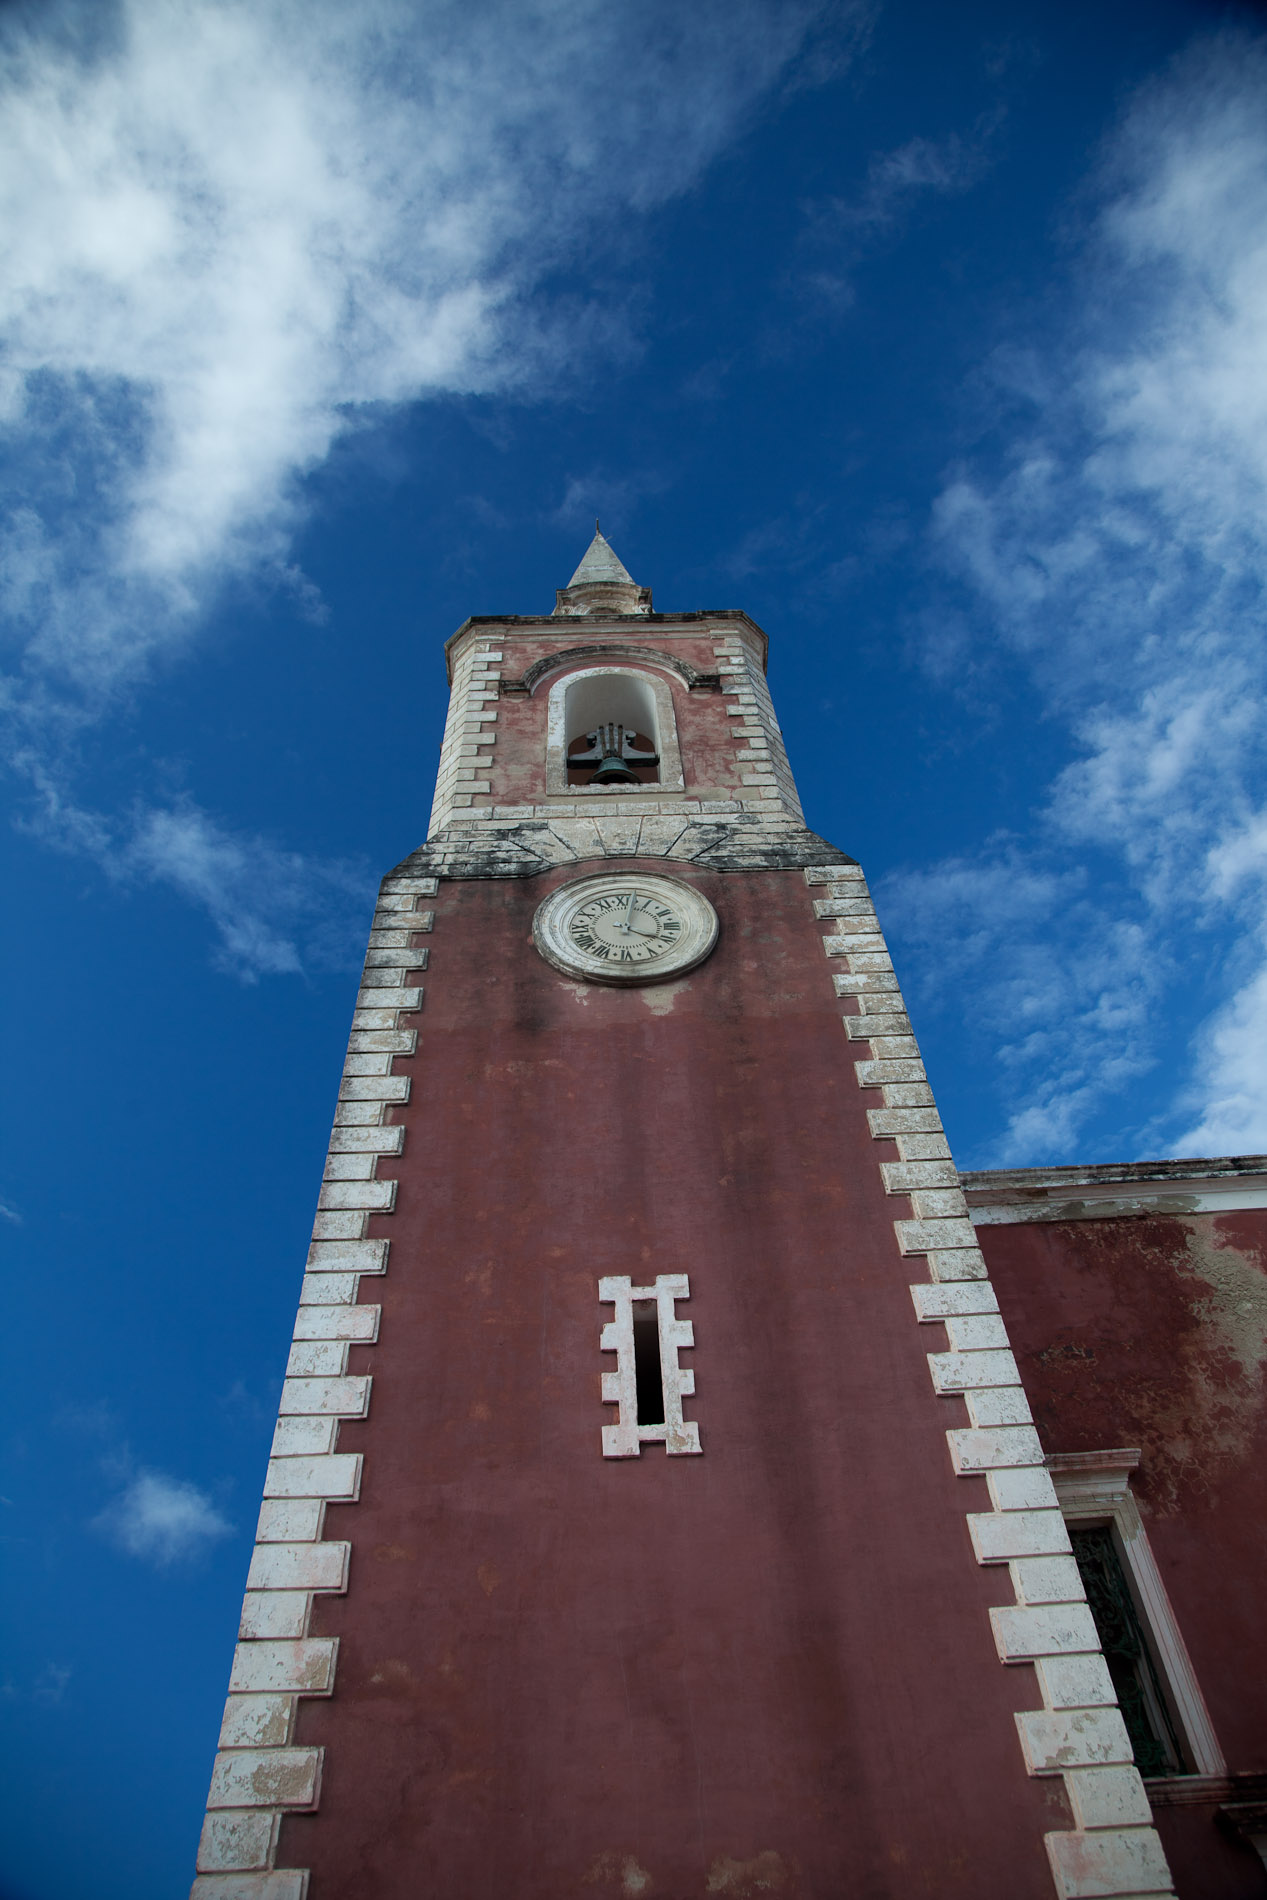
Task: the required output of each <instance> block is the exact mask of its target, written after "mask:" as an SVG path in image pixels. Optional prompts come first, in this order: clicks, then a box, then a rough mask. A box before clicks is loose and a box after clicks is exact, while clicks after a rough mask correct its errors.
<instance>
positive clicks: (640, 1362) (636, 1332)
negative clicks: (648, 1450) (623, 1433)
mask: <svg viewBox="0 0 1267 1900" xmlns="http://www.w3.org/2000/svg"><path fill="white" fill-rule="evenodd" d="M633 1341H634V1379H635V1382H636V1386H637V1392H638V1423H639V1424H640V1425H663V1423H664V1372H663V1369H662V1367H661V1364H660V1316H659V1312H658V1309H657V1307H656V1303H655V1301H654V1300H636V1301H635V1302H634V1308H633Z"/></svg>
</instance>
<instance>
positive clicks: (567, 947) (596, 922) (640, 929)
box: [532, 871, 717, 984]
mask: <svg viewBox="0 0 1267 1900" xmlns="http://www.w3.org/2000/svg"><path fill="white" fill-rule="evenodd" d="M532 936H533V942H534V943H535V944H536V946H537V949H538V950H539V951H540V953H541V955H542V956H543V957H544V958H545V960H546V962H547V963H552V964H553V965H554V967H555V969H556V970H562V971H563V972H564V974H565V975H567V976H579V977H584V978H585V979H586V981H588V982H590V983H612V984H623V983H655V982H659V981H660V980H661V979H662V978H664V977H669V976H680V975H681V974H682V972H683V971H684V970H693V969H694V968H695V965H696V964H697V963H702V962H703V960H704V958H705V957H706V956H707V955H708V953H709V952H710V950H711V949H712V948H713V945H714V944H715V943H716V941H717V913H716V911H715V910H714V909H713V907H712V905H711V904H710V903H709V901H708V899H707V898H706V897H701V895H700V893H699V892H698V891H696V890H692V888H691V886H690V885H689V884H680V883H679V882H678V881H677V879H676V878H670V877H644V876H641V875H640V874H639V873H637V872H632V871H631V872H627V873H625V874H623V875H622V874H620V873H619V872H617V873H609V874H607V875H605V876H602V877H583V878H578V879H577V880H576V882H575V883H573V884H564V885H562V886H561V887H560V888H559V889H558V890H557V891H554V892H552V893H551V895H550V896H549V897H547V898H546V900H545V902H544V903H543V904H542V905H541V907H540V909H539V910H538V911H537V914H536V916H535V917H534V919H533V923H532Z"/></svg>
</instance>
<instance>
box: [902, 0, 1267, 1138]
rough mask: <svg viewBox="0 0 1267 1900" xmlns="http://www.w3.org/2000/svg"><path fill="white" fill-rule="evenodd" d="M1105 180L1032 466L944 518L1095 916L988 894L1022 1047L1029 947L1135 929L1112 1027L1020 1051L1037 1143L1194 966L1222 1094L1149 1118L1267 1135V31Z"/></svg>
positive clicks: (1037, 403)
mask: <svg viewBox="0 0 1267 1900" xmlns="http://www.w3.org/2000/svg"><path fill="white" fill-rule="evenodd" d="M1096 190H1097V193H1098V195H1099V211H1098V213H1097V215H1096V219H1095V222H1094V227H1093V228H1092V230H1091V231H1090V232H1089V234H1088V238H1087V244H1086V248H1085V251H1084V253H1083V256H1082V259H1081V263H1080V278H1079V282H1078V286H1077V290H1078V295H1079V299H1080V302H1081V305H1082V308H1083V311H1084V313H1085V314H1084V316H1083V317H1082V319H1081V321H1080V322H1079V323H1077V324H1076V325H1075V326H1074V328H1073V335H1072V341H1069V340H1066V339H1063V338H1062V339H1060V340H1055V341H1052V342H1051V343H1050V344H1049V345H1047V347H1046V348H1045V349H1043V348H1040V347H1035V348H1031V350H1029V351H1028V352H1027V353H1026V355H1025V356H1024V357H1023V358H1020V357H1017V356H1010V357H1001V358H1000V362H999V366H998V367H999V374H1000V378H1001V379H1002V380H1006V381H1008V382H1010V385H1011V388H1010V392H1009V393H1010V395H1011V397H1012V399H1013V401H1014V403H1016V404H1020V403H1022V402H1023V403H1025V404H1027V405H1028V413H1022V412H1020V411H1018V410H1017V409H1016V408H1014V409H1013V412H1012V420H1011V423H1010V425H1009V426H1010V439H1009V441H1008V445H1007V448H1006V451H1005V460H1004V465H1003V467H1002V468H1001V469H999V470H997V471H996V472H994V473H990V472H988V471H987V470H986V469H984V468H983V467H981V466H977V467H974V468H966V469H961V470H959V471H957V472H956V474H955V476H954V477H953V478H952V479H951V480H950V481H949V482H948V483H947V485H946V488H945V490H944V492H943V494H942V496H941V498H940V500H939V503H938V506H937V509H936V512H935V519H934V534H935V538H936V542H937V545H938V547H939V549H940V552H941V555H942V558H943V559H944V560H945V562H946V563H947V564H948V565H949V566H950V567H951V568H952V569H954V570H955V571H956V572H957V573H958V574H959V575H960V577H961V578H962V580H963V581H964V583H965V584H966V586H967V588H968V589H969V590H970V593H971V595H972V596H975V599H976V601H977V602H978V603H980V604H983V605H985V606H986V607H987V608H988V610H989V612H990V615H991V618H992V619H993V622H994V625H995V626H996V628H997V629H998V631H999V633H1000V634H1001V635H1002V637H1003V639H1004V641H1005V642H1006V643H1007V645H1009V646H1010V647H1011V648H1012V649H1013V650H1014V651H1015V652H1016V653H1018V654H1019V655H1021V656H1023V659H1024V663H1025V665H1026V666H1027V668H1028V669H1029V671H1030V673H1031V677H1032V679H1033V681H1034V683H1035V685H1036V687H1037V689H1038V690H1039V691H1040V693H1041V694H1042V696H1043V699H1044V700H1045V702H1046V705H1047V707H1048V709H1049V710H1051V711H1055V712H1056V713H1058V714H1059V715H1060V716H1061V717H1062V718H1063V719H1064V721H1065V722H1066V725H1067V729H1068V732H1069V736H1070V744H1071V749H1072V751H1073V753H1074V755H1075V756H1074V758H1073V760H1072V762H1071V763H1069V764H1068V765H1067V766H1066V767H1065V768H1064V769H1063V770H1062V771H1060V772H1059V774H1058V775H1057V776H1056V777H1055V778H1054V780H1053V782H1052V784H1051V786H1050V789H1049V794H1048V796H1047V799H1046V801H1045V805H1044V808H1043V810H1042V812H1041V813H1040V814H1039V826H1038V834H1037V838H1036V841H1035V842H1034V843H1033V844H1032V846H1031V847H1030V850H1029V853H1028V856H1027V860H1026V861H1027V864H1028V868H1029V870H1030V872H1031V874H1033V875H1037V874H1038V873H1039V871H1040V869H1041V868H1042V867H1043V866H1046V865H1056V864H1062V865H1066V866H1067V865H1068V864H1069V863H1070V862H1071V861H1073V862H1079V861H1081V862H1082V863H1084V864H1085V865H1087V866H1088V867H1090V871H1091V882H1090V885H1089V887H1088V895H1087V900H1086V902H1085V903H1084V904H1083V906H1082V907H1081V910H1080V911H1079V910H1075V911H1074V912H1073V913H1070V914H1066V915H1064V916H1062V917H1059V918H1056V919H1052V918H1049V917H1043V918H1041V919H1039V920H1037V922H1036V924H1035V926H1033V927H1031V926H1027V925H1026V924H1025V922H1024V921H1023V920H1017V919H1015V918H1014V917H1013V916H1011V915H1010V914H1009V913H1008V911H1007V910H1006V909H995V910H993V911H991V910H989V909H987V912H986V915H985V916H984V917H983V919H982V928H983V930H984V932H985V935H986V937H987V938H988V940H989V945H990V957H989V962H990V964H991V966H992V968H991V971H990V974H989V976H988V978H987V982H986V987H985V990H984V992H983V993H982V994H981V995H980V996H979V998H978V1001H979V1003H980V1004H981V1005H982V1007H983V1009H984V1013H985V1016H986V1018H987V1019H988V1021H989V1023H990V1025H991V1029H992V1033H993V1034H994V1035H995V1036H996V1037H998V1038H1000V1039H1003V1040H1004V1042H1005V1043H1006V1041H1007V1040H1008V1039H1009V1037H1010V1031H1009V1027H1008V1023H1009V1011H1010V1010H1012V1009H1013V1008H1014V1007H1015V1005H1016V1000H1017V999H1016V984H1015V979H1014V974H1013V973H1014V971H1015V968H1016V967H1017V965H1018V963H1019V964H1021V965H1023V964H1024V963H1025V961H1026V959H1027V958H1031V957H1033V956H1037V957H1038V958H1039V961H1040V962H1043V961H1049V960H1050V958H1051V957H1052V956H1053V955H1055V954H1060V955H1061V956H1063V958H1064V959H1065V961H1066V962H1067V963H1068V964H1069V965H1070V966H1071V967H1072V965H1073V964H1075V963H1076V964H1077V966H1078V967H1079V968H1080V969H1084V968H1085V969H1091V970H1095V969H1096V968H1097V967H1098V966H1100V965H1101V964H1103V961H1104V958H1105V955H1106V951H1107V953H1108V954H1109V957H1110V962H1111V963H1112V964H1113V966H1114V970H1115V971H1116V974H1113V973H1112V972H1110V980H1109V981H1108V984H1107V987H1106V988H1105V990H1104V992H1103V995H1104V998H1105V1008H1104V1010H1103V1011H1101V1012H1100V1013H1099V1014H1098V1015H1097V1016H1096V1017H1095V1021H1096V1037H1095V1040H1094V1041H1093V1042H1092V1043H1088V1041H1087V1035H1086V1027H1087V1016H1086V1011H1085V1008H1075V1009H1074V1011H1073V1013H1072V1015H1071V1016H1067V1017H1065V1018H1063V1019H1062V1018H1060V1017H1055V1016H1053V1017H1052V1019H1051V1025H1050V1030H1049V1032H1048V1033H1047V1034H1046V1035H1045V1036H1044V1037H1042V1038H1040V1039H1039V1040H1038V1042H1036V1043H1035V1044H1033V1045H1032V1046H1030V1047H1029V1048H1028V1052H1027V1053H1023V1056H1022V1059H1021V1060H1020V1061H1019V1062H1018V1063H1017V1064H1016V1065H1015V1066H1014V1068H1013V1070H1012V1073H1011V1075H1010V1079H1009V1082H1008V1085H1007V1092H1008V1093H1009V1094H1010V1098H1011V1100H1012V1103H1013V1106H1014V1117H1013V1123H1012V1135H1011V1137H1009V1142H1008V1144H1007V1146H1008V1150H1009V1154H1008V1158H1016V1159H1041V1158H1046V1157H1047V1156H1050V1155H1051V1154H1053V1153H1058V1154H1062V1155H1068V1154H1069V1152H1070V1149H1071V1148H1072V1147H1073V1146H1074V1145H1075V1144H1076V1142H1077V1140H1078V1139H1079V1134H1080V1131H1081V1130H1082V1129H1083V1128H1084V1127H1085V1125H1086V1123H1087V1122H1088V1120H1089V1119H1090V1118H1091V1117H1092V1116H1093V1115H1094V1114H1095V1113H1096V1112H1097V1110H1099V1109H1102V1108H1103V1105H1104V1103H1105V1101H1106V1099H1107V1098H1108V1097H1109V1096H1110V1095H1111V1094H1112V1092H1113V1091H1114V1089H1115V1088H1117V1087H1119V1086H1121V1084H1122V1083H1123V1081H1124V1080H1125V1079H1126V1078H1128V1077H1129V1076H1131V1075H1134V1074H1138V1073H1139V1072H1140V1070H1141V1067H1144V1066H1147V1064H1148V1062H1149V1061H1150V1060H1152V1059H1154V1058H1155V1057H1156V1055H1157V1053H1158V1051H1159V1049H1160V1047H1161V1045H1162V1042H1163V1037H1164V1035H1165V1034H1166V1033H1167V1032H1168V1031H1169V1022H1168V1021H1165V1020H1164V1019H1163V1013H1162V1009H1161V1002H1160V999H1161V997H1162V994H1163V989H1164V986H1165V985H1166V983H1168V982H1175V981H1178V982H1179V983H1180V984H1181V988H1180V989H1179V990H1178V991H1177V992H1176V993H1175V994H1174V995H1172V998H1171V1001H1172V1004H1173V1002H1174V1001H1175V998H1176V996H1183V998H1184V1007H1186V1010H1187V1020H1188V1022H1189V1024H1190V1025H1192V1024H1194V1023H1195V1022H1196V1021H1198V1020H1199V1019H1200V1017H1202V1016H1204V1015H1205V1014H1206V1013H1207V1012H1208V1011H1209V1008H1210V1001H1211V998H1212V997H1217V996H1218V995H1219V992H1220V990H1223V992H1224V995H1225V1000H1224V1001H1223V1002H1222V1003H1220V1004H1219V1006H1218V1008H1217V1009H1216V1010H1215V1013H1214V1016H1213V1019H1212V1022H1211V1024H1210V1025H1208V1026H1207V1028H1206V1029H1205V1030H1203V1031H1201V1032H1200V1033H1199V1034H1198V1036H1197V1038H1196V1041H1195V1044H1194V1049H1195V1050H1197V1051H1199V1052H1200V1058H1199V1060H1200V1069H1199V1082H1198V1087H1199V1091H1200V1100H1201V1108H1200V1112H1199V1113H1198V1115H1197V1118H1196V1119H1195V1121H1194V1119H1193V1115H1192V1108H1191V1102H1190V1100H1189V1098H1188V1097H1187V1096H1184V1097H1181V1099H1180V1101H1179V1102H1178V1103H1176V1105H1175V1109H1174V1111H1173V1112H1172V1114H1171V1116H1170V1119H1169V1121H1168V1122H1167V1121H1166V1120H1164V1119H1163V1120H1160V1121H1158V1122H1157V1123H1156V1124H1155V1125H1154V1126H1153V1127H1151V1128H1150V1129H1149V1130H1148V1132H1147V1134H1146V1135H1145V1136H1143V1137H1142V1139H1144V1140H1146V1141H1147V1142H1148V1143H1149V1144H1150V1145H1155V1144H1156V1143H1159V1142H1160V1143H1164V1144H1167V1145H1171V1146H1172V1148H1173V1147H1174V1146H1175V1145H1178V1146H1183V1145H1184V1144H1187V1143H1189V1142H1191V1141H1193V1140H1195V1139H1198V1138H1199V1139H1200V1140H1201V1141H1203V1142H1205V1143H1207V1144H1208V1143H1209V1142H1211V1141H1213V1140H1214V1139H1215V1136H1216V1134H1217V1136H1218V1139H1219V1140H1221V1141H1232V1140H1233V1139H1235V1141H1236V1142H1237V1143H1238V1144H1239V1145H1240V1146H1242V1147H1244V1145H1245V1142H1246V1141H1247V1140H1248V1139H1249V1138H1250V1136H1251V1134H1252V1136H1253V1139H1254V1140H1256V1141H1258V1142H1259V1143H1262V1144H1267V1115H1264V1113H1263V1112H1262V1106H1261V1104H1262V1100H1263V1092H1262V1091H1261V1090H1259V1091H1257V1092H1255V1090H1254V1089H1253V1087H1252V1086H1251V1072H1252V1069H1253V1065H1254V1063H1255V1062H1257V1063H1258V1064H1259V1065H1260V1067H1267V1011H1264V1009H1263V1007H1262V998H1263V996H1264V995H1267V963H1264V965H1263V968H1262V970H1261V971H1258V972H1257V973H1255V974H1251V975H1250V976H1249V977H1248V978H1245V977H1244V976H1243V972H1244V968H1245V964H1246V961H1247V959H1248V960H1249V961H1250V962H1255V961H1257V960H1259V959H1261V958H1262V956H1263V951H1262V944H1263V941H1264V938H1263V930H1262V926H1263V919H1264V892H1265V889H1267V879H1265V878H1264V876H1263V870H1264V868H1265V867H1264V854H1263V850H1262V839H1263V837H1264V836H1267V802H1265V800H1264V794H1263V787H1264V785H1265V784H1267V724H1265V722H1264V720H1263V717H1262V706H1263V698H1264V692H1265V689H1267V639H1265V637H1264V636H1265V635H1267V43H1264V42H1263V41H1261V40H1252V39H1249V38H1247V37H1245V36H1244V35H1239V34H1231V33H1229V34H1225V35H1221V36H1219V37H1217V38H1214V39H1211V40H1205V41H1202V42H1198V43H1197V44H1195V45H1194V46H1193V47H1191V48H1190V49H1189V50H1188V52H1187V53H1186V54H1185V55H1184V56H1183V57H1182V58H1181V59H1180V60H1178V61H1177V62H1176V63H1175V64H1174V66H1173V67H1172V68H1171V69H1170V70H1168V71H1167V72H1166V73H1165V74H1164V75H1162V76H1161V77H1160V78H1159V79H1158V80H1157V81H1155V82H1154V83H1152V84H1150V85H1149V86H1147V87H1146V88H1144V89H1143V91H1142V92H1141V93H1140V94H1139V95H1138V96H1137V97H1136V99H1135V100H1134V101H1133V102H1132V103H1131V105H1130V107H1129V109H1128V111H1127V113H1126V114H1125V117H1124V121H1123V123H1122V125H1121V127H1120V128H1119V130H1118V132H1117V134H1116V135H1115V137H1114V139H1113V140H1112V141H1111V143H1110V145H1109V147H1108V149H1107V152H1106V156H1105V160H1104V164H1103V167H1102V169H1101V172H1100V174H1099V177H1098V180H1097V184H1096ZM976 660H977V666H978V669H980V668H981V667H983V666H984V667H986V668H987V669H988V666H989V659H988V655H983V653H982V651H981V650H980V649H979V650H978V653H977V655H976ZM978 683H979V682H978ZM1115 945H1117V946H1119V947H1120V946H1125V949H1124V951H1121V950H1120V949H1114V948H1113V946H1115ZM1120 956H1124V960H1119V958H1120ZM1132 962H1133V963H1134V974H1132V973H1131V965H1132ZM999 970H1003V971H1004V972H1006V973H1007V974H1006V975H1005V976H1004V977H1002V978H1000V977H999V976H998V974H997V972H998V971H999ZM1224 972H1226V973H1227V974H1223V973H1224ZM1232 972H1237V973H1238V974H1236V975H1234V976H1233V975H1232V974H1231V973H1232ZM1229 981H1230V982H1231V983H1232V984H1233V985H1234V986H1235V990H1236V993H1235V996H1234V998H1228V997H1227V996H1226V991H1227V987H1228V984H1229ZM1132 999H1133V1000H1132ZM1185 1100H1188V1107H1187V1108H1186V1109H1184V1108H1183V1106H1182V1104H1183V1101H1185ZM1035 1101H1037V1102H1038V1103H1039V1104H1040V1105H1041V1104H1043V1103H1048V1104H1051V1103H1054V1102H1059V1103H1060V1104H1061V1107H1060V1110H1059V1113H1057V1114H1056V1115H1055V1116H1054V1117H1053V1116H1052V1115H1050V1114H1048V1113H1047V1111H1046V1110H1045V1109H1042V1108H1041V1107H1040V1110H1039V1112H1038V1114H1037V1117H1035V1113H1034V1111H1033V1109H1032V1106H1031V1105H1032V1103H1033V1102H1035ZM1256 1103H1257V1104H1258V1106H1255V1104H1256ZM1180 1114H1182V1115H1183V1118H1184V1119H1185V1120H1186V1121H1187V1123H1188V1126H1187V1129H1186V1130H1184V1131H1181V1127H1180V1121H1179V1116H1180ZM1045 1115H1046V1119H1044V1116H1045ZM1026 1142H1032V1143H1033V1146H1032V1148H1031V1149H1030V1152H1029V1153H1028V1154H1025V1153H1022V1152H1021V1150H1022V1149H1023V1148H1024V1145H1025V1143H1026Z"/></svg>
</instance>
